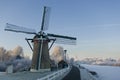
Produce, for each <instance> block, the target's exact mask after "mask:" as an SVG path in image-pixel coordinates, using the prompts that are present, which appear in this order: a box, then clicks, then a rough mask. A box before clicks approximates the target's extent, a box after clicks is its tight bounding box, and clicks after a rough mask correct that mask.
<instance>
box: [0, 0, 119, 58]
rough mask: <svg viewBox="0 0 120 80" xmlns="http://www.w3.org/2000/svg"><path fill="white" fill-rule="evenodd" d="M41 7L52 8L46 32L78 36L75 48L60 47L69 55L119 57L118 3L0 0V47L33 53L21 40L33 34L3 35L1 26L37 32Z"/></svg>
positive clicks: (100, 0)
mask: <svg viewBox="0 0 120 80" xmlns="http://www.w3.org/2000/svg"><path fill="white" fill-rule="evenodd" d="M44 5H45V6H49V7H51V14H50V22H49V29H48V30H47V31H46V32H49V33H55V34H61V35H67V36H75V37H77V45H76V46H72V45H60V46H63V47H64V49H67V50H68V54H70V55H72V56H77V57H79V58H85V57H101V58H108V57H112V58H120V1H119V0H0V47H1V46H3V47H5V48H6V49H12V48H14V47H16V46H17V45H20V46H22V47H23V48H24V52H25V53H26V54H32V52H31V51H30V48H29V47H28V45H27V42H26V41H25V40H24V39H25V37H27V38H32V37H33V36H34V35H28V34H18V33H13V32H5V31H4V27H5V24H6V23H12V24H15V25H19V26H23V27H27V28H33V29H36V31H37V32H38V31H39V30H40V26H41V19H42V12H43V6H44ZM57 45H59V44H57Z"/></svg>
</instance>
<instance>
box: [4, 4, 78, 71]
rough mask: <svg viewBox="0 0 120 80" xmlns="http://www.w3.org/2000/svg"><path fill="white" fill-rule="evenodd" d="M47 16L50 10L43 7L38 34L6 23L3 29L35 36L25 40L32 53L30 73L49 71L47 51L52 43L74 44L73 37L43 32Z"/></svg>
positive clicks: (46, 26) (45, 28) (32, 30)
mask: <svg viewBox="0 0 120 80" xmlns="http://www.w3.org/2000/svg"><path fill="white" fill-rule="evenodd" d="M49 14H50V8H49V7H46V6H45V7H44V11H43V18H42V25H41V29H40V31H39V32H38V33H36V31H35V30H34V29H28V28H24V27H21V26H16V25H13V24H9V23H7V24H6V27H5V31H13V32H19V33H26V34H35V36H34V38H32V39H28V38H25V39H26V41H27V43H28V44H29V46H30V48H31V50H32V51H33V56H32V64H31V71H42V70H44V71H46V70H50V58H49V50H50V48H51V47H52V45H53V44H54V43H60V44H72V45H74V44H75V43H76V38H75V37H69V36H62V35H56V34H50V33H45V32H44V31H45V30H47V29H48V22H49V20H48V19H49ZM29 41H31V42H32V43H33V46H31V44H30V42H29ZM49 42H51V45H50V46H49V45H48V44H49Z"/></svg>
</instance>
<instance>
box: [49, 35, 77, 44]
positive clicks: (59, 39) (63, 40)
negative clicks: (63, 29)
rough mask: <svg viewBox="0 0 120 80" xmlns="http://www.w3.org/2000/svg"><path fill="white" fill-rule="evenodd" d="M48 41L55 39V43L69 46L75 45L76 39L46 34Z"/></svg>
mask: <svg viewBox="0 0 120 80" xmlns="http://www.w3.org/2000/svg"><path fill="white" fill-rule="evenodd" d="M48 37H49V39H55V40H56V41H55V43H59V44H69V45H75V44H76V38H75V37H69V36H63V35H56V34H48Z"/></svg>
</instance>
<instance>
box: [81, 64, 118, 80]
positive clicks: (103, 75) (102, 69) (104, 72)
mask: <svg viewBox="0 0 120 80" xmlns="http://www.w3.org/2000/svg"><path fill="white" fill-rule="evenodd" d="M81 66H83V67H85V68H87V69H88V70H90V71H95V72H97V74H98V76H99V79H100V80H120V67H113V66H97V65H86V64H81Z"/></svg>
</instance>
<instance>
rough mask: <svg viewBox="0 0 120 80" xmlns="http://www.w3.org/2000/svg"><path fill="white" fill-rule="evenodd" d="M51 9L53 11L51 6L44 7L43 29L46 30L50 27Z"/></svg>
mask: <svg viewBox="0 0 120 80" xmlns="http://www.w3.org/2000/svg"><path fill="white" fill-rule="evenodd" d="M50 11H51V9H50V7H44V12H43V18H42V25H41V31H45V30H47V29H48V25H49V18H50Z"/></svg>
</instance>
